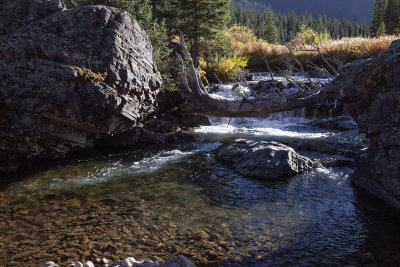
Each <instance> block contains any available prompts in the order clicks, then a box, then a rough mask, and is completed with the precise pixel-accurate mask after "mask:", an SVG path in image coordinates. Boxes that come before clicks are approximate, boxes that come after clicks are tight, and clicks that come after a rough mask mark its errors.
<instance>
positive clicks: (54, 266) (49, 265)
mask: <svg viewBox="0 0 400 267" xmlns="http://www.w3.org/2000/svg"><path fill="white" fill-rule="evenodd" d="M44 267H59V266H58V265H57V264H55V263H54V261H49V262H47V263H46V264H45V265H44Z"/></svg>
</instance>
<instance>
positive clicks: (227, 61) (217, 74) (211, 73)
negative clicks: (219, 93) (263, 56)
mask: <svg viewBox="0 0 400 267" xmlns="http://www.w3.org/2000/svg"><path fill="white" fill-rule="evenodd" d="M248 61H249V58H248V57H240V56H231V57H230V56H223V57H219V56H216V57H215V58H214V60H213V61H212V62H211V63H208V64H207V63H206V62H205V61H204V60H201V61H200V69H199V70H198V74H199V75H200V77H202V78H203V81H205V82H206V83H207V82H208V80H210V81H221V82H226V81H233V80H238V79H239V73H240V72H243V71H245V69H246V67H247V64H248Z"/></svg>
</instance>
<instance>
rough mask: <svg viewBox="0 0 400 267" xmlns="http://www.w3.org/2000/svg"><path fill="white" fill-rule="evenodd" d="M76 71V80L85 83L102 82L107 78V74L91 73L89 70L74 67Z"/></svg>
mask: <svg viewBox="0 0 400 267" xmlns="http://www.w3.org/2000/svg"><path fill="white" fill-rule="evenodd" d="M74 69H76V70H77V71H78V75H79V76H78V79H79V80H81V81H82V82H85V83H95V82H99V83H100V82H104V81H105V80H106V78H107V72H97V73H96V72H93V71H92V70H90V69H86V68H81V67H77V66H74Z"/></svg>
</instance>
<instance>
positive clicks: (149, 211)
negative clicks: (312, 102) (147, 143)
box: [0, 112, 400, 266]
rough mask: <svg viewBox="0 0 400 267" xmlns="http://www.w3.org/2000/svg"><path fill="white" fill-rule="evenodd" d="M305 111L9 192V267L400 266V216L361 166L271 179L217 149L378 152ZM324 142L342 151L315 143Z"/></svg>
mask: <svg viewBox="0 0 400 267" xmlns="http://www.w3.org/2000/svg"><path fill="white" fill-rule="evenodd" d="M300 113H301V112H293V113H285V114H278V115H274V116H271V117H269V118H266V119H233V120H231V121H229V119H217V118H211V125H209V126H202V127H198V128H195V129H194V131H193V132H187V133H186V135H190V136H192V137H190V138H186V139H183V138H180V141H179V142H178V143H175V144H170V145H168V146H166V147H164V148H157V147H153V148H150V147H147V148H142V149H140V150H135V151H125V152H123V151H121V152H120V153H116V152H113V153H105V154H100V155H91V156H87V157H81V158H79V159H71V160H70V161H68V162H63V163H62V164H59V165H56V166H53V167H51V166H47V167H46V168H44V169H42V170H37V171H35V172H34V173H31V174H29V173H27V174H24V175H23V177H20V179H21V180H19V181H18V182H15V183H12V184H10V185H8V186H7V187H5V188H3V190H2V191H1V192H0V211H1V212H0V264H7V265H9V266H19V265H21V264H31V265H32V264H33V265H43V264H44V263H46V262H48V261H49V260H53V261H54V262H55V263H57V264H59V265H60V266H67V265H68V264H69V263H70V262H75V263H76V262H77V261H80V262H82V263H85V262H87V261H92V262H93V263H96V258H100V259H102V258H107V259H108V260H109V261H110V262H115V261H120V260H121V259H126V258H128V257H134V258H137V259H141V258H147V259H149V260H152V261H155V260H158V261H159V262H160V264H163V262H166V261H167V260H168V259H173V258H174V257H175V256H176V255H183V256H185V257H187V258H188V259H189V260H190V261H192V262H193V263H195V264H197V265H205V266H207V265H211V266H212V265H224V264H234V265H247V266H252V265H253V266H257V265H260V264H261V265H263V264H285V265H289V266H290V265H294V264H307V265H310V264H311V265H320V264H328V263H330V264H338V265H342V264H354V265H362V264H363V263H374V264H378V265H380V264H387V265H390V264H394V263H395V262H397V261H398V260H399V258H398V254H397V251H398V249H399V248H400V244H398V240H399V239H398V233H399V229H398V227H399V225H400V224H399V223H398V222H399V221H398V219H396V217H395V216H394V217H393V216H391V215H390V214H391V213H390V212H388V211H387V210H386V208H384V207H383V206H381V205H379V204H378V203H376V200H373V201H370V200H368V198H367V199H365V198H364V197H362V194H359V193H358V192H357V191H356V190H355V189H354V188H353V187H352V186H351V184H350V181H349V177H350V174H351V173H352V171H353V169H352V167H351V166H349V165H346V166H342V165H340V164H339V165H338V164H336V165H335V164H331V165H327V167H322V168H321V167H319V168H315V169H312V170H309V171H306V172H304V173H302V174H298V175H294V176H292V175H291V176H290V177H286V178H284V179H280V180H278V181H263V180H258V179H252V178H249V177H246V176H245V175H241V174H240V173H238V172H237V171H236V170H235V169H234V168H231V166H230V165H226V164H225V163H222V162H219V161H218V160H217V159H216V150H217V148H218V147H220V146H221V145H222V144H223V143H229V142H231V141H233V140H235V139H237V138H246V139H250V140H258V141H262V140H268V141H274V142H279V143H284V144H287V145H289V146H292V147H295V150H296V151H297V152H299V153H301V155H304V156H306V157H308V158H310V159H312V160H315V161H319V162H321V163H322V164H325V163H327V162H335V163H338V162H342V161H346V162H351V161H352V156H354V153H351V152H352V151H353V150H357V149H360V147H363V146H365V145H367V143H364V142H365V141H364V140H365V139H364V136H363V135H362V134H358V130H357V127H356V125H355V124H354V123H353V122H351V120H349V119H347V120H344V119H343V118H342V119H338V120H335V121H338V123H339V124H340V126H341V127H343V128H345V126H346V127H347V128H348V129H347V130H346V131H338V130H327V129H322V128H319V127H317V126H316V121H314V120H310V119H306V118H304V117H293V115H294V114H300ZM228 123H229V125H228ZM328 124H331V123H328ZM319 126H321V125H319ZM350 126H352V127H350ZM184 140H190V141H188V142H185V141H184ZM314 143H315V144H319V145H316V146H311V145H310V144H314ZM294 145H297V147H296V146H294ZM323 145H324V146H325V147H328V148H331V149H330V150H326V152H327V153H324V152H323V151H322V149H316V148H315V147H317V148H320V147H322V146H323ZM344 149H347V152H346V153H338V151H343V150H344ZM329 166H330V167H329ZM382 225H385V227H384V228H382V227H381V226H382ZM371 255H372V256H371Z"/></svg>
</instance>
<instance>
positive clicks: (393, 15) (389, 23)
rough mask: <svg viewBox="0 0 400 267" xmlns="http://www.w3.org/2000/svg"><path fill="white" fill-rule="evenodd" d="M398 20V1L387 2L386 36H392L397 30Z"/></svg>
mask: <svg viewBox="0 0 400 267" xmlns="http://www.w3.org/2000/svg"><path fill="white" fill-rule="evenodd" d="M399 19H400V0H388V4H387V8H386V14H385V25H386V31H387V34H393V33H394V30H395V29H396V28H399V27H400V25H399V22H400V21H399Z"/></svg>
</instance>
